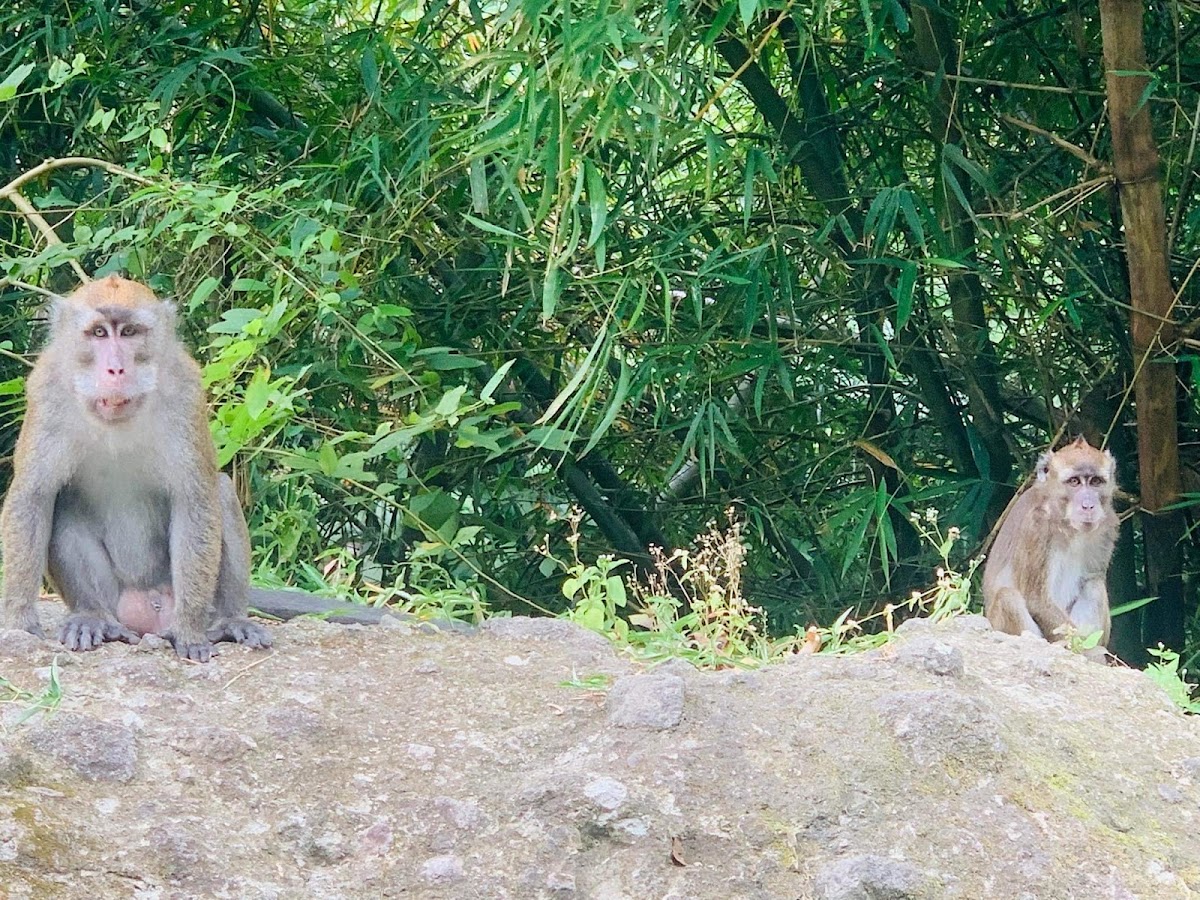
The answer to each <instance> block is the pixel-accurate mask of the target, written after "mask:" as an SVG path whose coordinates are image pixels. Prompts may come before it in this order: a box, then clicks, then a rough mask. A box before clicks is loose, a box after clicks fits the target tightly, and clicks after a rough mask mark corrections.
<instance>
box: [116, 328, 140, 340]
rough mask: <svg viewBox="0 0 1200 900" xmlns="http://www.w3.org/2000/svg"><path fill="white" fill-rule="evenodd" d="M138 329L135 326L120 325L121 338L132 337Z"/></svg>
mask: <svg viewBox="0 0 1200 900" xmlns="http://www.w3.org/2000/svg"><path fill="white" fill-rule="evenodd" d="M139 330H140V329H139V328H138V327H137V326H136V325H122V326H121V332H120V334H121V337H133V336H134V335H135V334H137V333H138V331H139Z"/></svg>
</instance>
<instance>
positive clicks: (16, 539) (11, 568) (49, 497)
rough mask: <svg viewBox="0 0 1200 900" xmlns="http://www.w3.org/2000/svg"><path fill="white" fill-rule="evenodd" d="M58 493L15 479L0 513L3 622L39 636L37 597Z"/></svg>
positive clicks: (26, 480) (21, 479) (0, 594)
mask: <svg viewBox="0 0 1200 900" xmlns="http://www.w3.org/2000/svg"><path fill="white" fill-rule="evenodd" d="M54 497H55V493H54V492H52V491H47V490H44V489H42V488H40V487H39V486H38V485H37V484H36V483H34V484H30V479H29V478H28V477H26V478H17V479H14V481H13V485H12V487H11V488H9V491H8V497H7V498H5V501H4V511H3V513H2V514H0V532H2V533H3V537H4V586H3V589H2V590H0V596H2V597H3V603H4V609H3V616H2V617H0V622H2V624H3V625H5V626H6V627H9V628H20V629H22V630H24V631H29V632H32V633H33V634H37V635H40V634H41V633H42V629H41V625H40V624H39V623H38V616H37V606H36V603H37V598H38V594H39V592H40V590H41V586H42V576H43V575H44V574H45V572H46V556H47V553H48V550H49V547H50V529H51V523H52V522H53V517H54Z"/></svg>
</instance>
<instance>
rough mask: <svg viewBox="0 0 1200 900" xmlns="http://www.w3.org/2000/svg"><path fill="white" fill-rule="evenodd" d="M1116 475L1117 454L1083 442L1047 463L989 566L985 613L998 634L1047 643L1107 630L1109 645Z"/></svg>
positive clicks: (1013, 513)
mask: <svg viewBox="0 0 1200 900" xmlns="http://www.w3.org/2000/svg"><path fill="white" fill-rule="evenodd" d="M1114 470H1115V465H1114V462H1113V458H1112V455H1111V454H1109V453H1108V452H1107V451H1101V450H1097V449H1096V448H1095V447H1092V446H1091V445H1090V444H1088V443H1087V441H1085V440H1084V439H1083V438H1082V437H1081V438H1077V439H1076V440H1075V441H1074V442H1072V443H1071V444H1069V445H1067V446H1066V447H1063V448H1062V449H1061V450H1058V451H1057V452H1055V453H1052V454H1046V455H1045V456H1043V457H1042V459H1041V460H1040V461H1039V463H1038V471H1037V480H1035V481H1034V482H1033V484H1031V485H1030V487H1029V488H1028V489H1027V490H1026V491H1025V492H1024V493H1023V494H1021V496H1020V497H1018V498H1017V499H1016V501H1015V502H1014V503H1013V504H1012V506H1011V507H1010V509H1009V511H1008V515H1007V517H1006V518H1005V520H1004V524H1003V526H1001V528H1000V533H999V534H998V535H997V536H996V541H995V543H994V544H993V545H992V550H991V552H990V553H989V554H988V560H987V565H986V566H985V567H984V572H983V596H984V613H985V614H986V615H987V617H988V620H989V621H990V622H991V623H992V627H993V628H995V629H996V630H997V631H1004V632H1007V633H1009V634H1021V633H1023V632H1029V633H1033V634H1037V635H1039V636H1041V637H1044V638H1046V639H1047V640H1062V639H1063V638H1065V637H1066V636H1067V635H1068V634H1070V633H1072V632H1075V633H1081V634H1084V635H1086V634H1088V633H1091V632H1094V631H1100V632H1101V638H1100V644H1101V646H1106V645H1107V643H1108V635H1109V624H1110V620H1109V610H1108V591H1107V588H1106V587H1105V576H1106V574H1107V572H1108V564H1109V560H1110V559H1111V558H1112V551H1113V546H1114V545H1115V543H1116V539H1117V531H1118V521H1117V515H1116V513H1115V512H1114V511H1113V505H1112V497H1113V492H1114V491H1115V489H1116V484H1115V482H1114V479H1113V475H1114Z"/></svg>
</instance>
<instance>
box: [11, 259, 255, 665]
mask: <svg viewBox="0 0 1200 900" xmlns="http://www.w3.org/2000/svg"><path fill="white" fill-rule="evenodd" d="M50 313H51V315H50V319H51V325H50V340H49V342H48V344H47V345H46V348H45V350H43V352H42V354H41V357H40V358H39V359H38V361H37V364H36V365H35V366H34V368H33V371H32V372H31V373H30V375H29V379H28V382H27V384H26V397H27V406H26V412H25V422H24V424H23V425H22V427H21V434H20V437H19V438H18V439H17V448H16V454H15V456H14V461H13V479H12V485H11V487H10V488H9V491H8V496H7V498H6V499H5V501H4V510H3V513H0V532H2V534H3V539H4V584H3V589H2V591H0V597H2V602H3V608H2V610H0V613H2V615H0V623H2V624H4V625H6V626H8V627H13V628H21V629H24V630H26V631H30V632H32V633H34V634H41V626H40V624H39V622H38V616H37V610H36V606H35V601H36V600H37V598H38V593H39V589H40V588H41V584H42V576H43V575H44V574H45V573H47V572H48V573H49V575H50V579H51V580H52V581H53V582H54V586H55V587H56V588H57V589H58V592H59V593H60V594H61V595H62V598H63V600H64V601H66V604H67V606H68V608H69V609H70V614H69V615H68V617H67V619H66V623H65V624H64V625H63V628H62V631H61V633H60V635H59V637H60V639H61V640H62V642H63V643H64V644H65V645H66V646H67V647H68V648H69V649H71V650H91V649H93V648H95V647H98V646H99V645H100V644H102V643H103V642H105V641H128V642H134V641H137V640H138V639H139V636H140V635H142V634H147V633H150V632H153V633H156V634H160V635H162V636H164V637H166V638H167V639H169V640H170V641H171V643H172V644H173V645H174V647H175V650H176V652H178V654H179V655H180V656H182V657H185V658H187V659H191V660H197V661H200V662H204V661H207V660H208V658H209V656H210V654H211V653H212V643H213V642H215V641H237V642H239V643H243V644H246V645H247V646H249V647H268V646H270V644H271V638H270V635H269V634H268V633H267V631H266V629H265V628H263V627H262V626H261V625H257V624H255V623H253V622H251V621H250V620H249V619H248V618H247V617H246V612H247V590H248V588H249V582H250V538H249V534H248V532H247V529H246V520H245V518H244V516H243V515H242V510H241V507H240V505H239V504H238V500H237V496H236V494H235V492H234V489H233V483H232V482H231V481H230V480H229V478H228V477H227V476H225V475H223V474H221V473H220V472H218V470H217V466H216V454H215V453H214V450H213V443H212V437H211V435H210V434H209V431H208V420H207V415H206V407H205V399H204V390H203V386H202V384H201V380H200V369H199V367H198V366H197V365H196V363H195V361H194V360H193V359H192V358H191V356H190V355H189V354H188V352H187V350H186V349H185V348H184V346H183V344H182V343H180V341H179V339H178V338H177V337H176V335H175V310H174V307H173V306H172V305H171V304H170V303H166V302H163V301H160V300H158V299H157V298H156V297H155V296H154V294H153V292H152V291H151V290H150V289H149V288H148V287H146V286H145V285H141V284H137V283H136V282H133V281H127V280H125V279H123V278H118V277H117V276H115V275H110V276H108V277H107V278H102V279H100V280H98V281H94V282H92V283H90V284H87V285H84V286H83V287H81V288H79V290H77V291H76V292H75V293H74V294H72V295H71V296H69V297H65V298H56V299H55V300H54V301H53V303H52V305H51V310H50Z"/></svg>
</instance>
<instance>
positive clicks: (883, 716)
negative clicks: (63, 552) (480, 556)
mask: <svg viewBox="0 0 1200 900" xmlns="http://www.w3.org/2000/svg"><path fill="white" fill-rule="evenodd" d="M58 615H61V613H60V612H59V611H58V609H57V605H55V604H45V603H44V604H43V610H42V618H43V622H44V623H45V624H46V625H47V631H48V633H51V632H50V629H51V628H53V627H55V625H56V623H55V621H54V620H55V617H56V616H58ZM272 631H273V635H274V638H275V647H274V649H273V650H271V651H266V652H262V651H250V650H246V649H244V648H242V647H236V646H229V645H222V646H221V647H220V655H219V656H217V657H215V658H214V659H213V661H212V662H210V663H208V664H204V665H198V664H191V663H187V662H184V661H181V660H179V659H178V658H176V656H175V654H174V652H173V651H171V649H170V648H169V647H168V646H166V645H165V644H164V643H163V642H162V641H160V640H158V639H154V638H150V639H147V640H145V641H143V643H142V644H141V645H138V646H126V645H122V644H110V645H106V646H104V647H102V648H101V649H99V650H97V651H94V652H90V653H76V654H73V653H68V652H66V651H64V650H63V649H62V648H61V646H59V645H58V644H57V643H56V642H54V641H50V640H45V641H43V640H40V639H36V638H33V637H31V636H29V635H26V634H24V633H19V632H12V631H0V676H3V677H4V678H5V679H7V680H8V681H9V682H11V683H12V684H13V685H15V686H16V687H17V688H21V689H24V690H27V691H31V692H33V693H34V694H37V693H39V692H41V691H42V690H43V689H44V688H45V687H46V685H47V681H48V679H49V678H50V677H51V664H52V661H53V660H55V659H57V672H58V682H59V684H60V685H61V690H62V698H61V702H60V704H59V707H58V709H57V710H56V711H55V712H53V713H52V714H50V715H41V714H38V715H35V716H33V717H31V718H29V719H28V720H27V721H25V722H19V721H18V720H19V719H20V718H21V717H22V715H23V714H24V712H25V710H26V708H27V703H25V704H23V703H22V702H14V703H11V704H9V705H7V706H5V707H3V713H2V717H0V722H2V723H3V731H0V896H4V897H11V898H87V900H98V898H109V897H119V898H125V897H130V898H194V897H217V898H225V897H228V898H239V900H240V898H357V897H389V898H390V897H404V898H453V900H462V898H572V897H573V898H596V900H618V898H630V900H634V898H638V900H640V898H679V900H683V898H700V900H708V898H712V900H716V898H721V900H727V898H754V900H759V898H761V900H776V898H788V900H790V898H808V897H814V898H838V900H842V898H893V900H905V898H941V897H961V898H1036V900H1046V898H1089V900H1090V898H1125V897H1155V898H1171V897H1186V896H1193V895H1194V894H1195V893H1196V892H1197V891H1200V828H1198V827H1197V825H1198V821H1197V818H1198V814H1200V724H1198V722H1197V720H1196V719H1195V718H1191V717H1186V716H1184V715H1182V714H1181V713H1179V712H1178V711H1177V710H1175V709H1174V708H1173V707H1172V706H1171V705H1170V703H1169V702H1168V701H1167V699H1166V698H1165V696H1164V695H1163V693H1162V692H1161V691H1160V690H1159V689H1158V688H1157V687H1155V686H1154V685H1153V684H1151V683H1150V681H1149V680H1148V679H1147V678H1146V677H1145V676H1144V675H1143V674H1142V673H1139V672H1135V671H1130V670H1122V669H1115V668H1106V667H1104V666H1100V665H1097V664H1095V663H1093V662H1089V661H1087V660H1085V659H1082V658H1080V657H1077V656H1073V655H1072V654H1070V653H1069V652H1067V651H1066V650H1065V649H1063V648H1061V647H1058V646H1051V645H1048V644H1046V643H1044V642H1042V641H1037V640H1033V639H1031V638H1013V637H1008V636H1004V635H998V634H994V633H992V632H991V631H990V630H989V628H988V626H987V624H986V622H984V621H983V620H982V619H980V618H978V617H965V618H960V619H957V620H953V621H950V622H946V623H941V624H938V625H932V624H930V623H929V622H926V621H913V622H909V623H906V624H905V625H904V626H902V627H901V629H900V632H899V635H898V637H897V640H896V641H895V642H894V643H892V644H890V645H889V646H887V647H885V648H883V649H880V650H877V651H873V652H870V653H865V654H859V655H855V656H845V657H832V656H798V657H795V658H794V659H792V660H791V661H788V662H786V663H781V664H777V665H772V666H769V667H767V668H764V669H760V670H757V671H742V670H731V671H723V672H700V671H697V670H695V669H694V668H692V667H691V666H690V665H688V664H687V663H684V662H681V661H678V660H677V661H673V662H670V663H667V664H665V665H660V666H658V667H655V668H650V667H648V666H646V665H644V664H641V663H639V662H637V661H635V660H632V659H629V658H626V657H623V656H621V655H619V654H618V653H617V652H615V651H614V650H613V648H612V646H611V645H610V644H609V643H608V641H607V640H606V639H604V638H603V637H601V636H599V635H596V634H593V633H591V632H588V631H584V630H582V629H579V628H576V627H575V626H572V625H570V624H568V623H565V622H560V621H554V620H531V619H508V620H505V619H497V620H493V621H492V622H489V623H488V624H487V625H485V626H484V627H483V628H481V629H480V630H479V631H478V632H477V633H474V634H461V633H448V632H437V633H429V632H428V631H426V630H424V629H421V628H414V627H411V626H409V625H405V624H402V623H398V622H396V621H394V620H385V622H384V624H383V625H380V626H372V627H362V626H346V625H333V624H329V623H325V622H318V621H295V622H292V623H288V624H285V625H279V626H275V627H273V629H272Z"/></svg>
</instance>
